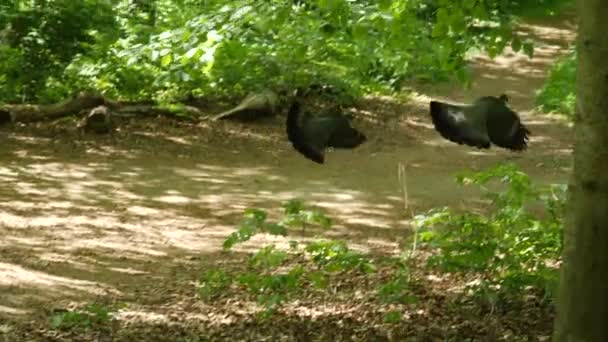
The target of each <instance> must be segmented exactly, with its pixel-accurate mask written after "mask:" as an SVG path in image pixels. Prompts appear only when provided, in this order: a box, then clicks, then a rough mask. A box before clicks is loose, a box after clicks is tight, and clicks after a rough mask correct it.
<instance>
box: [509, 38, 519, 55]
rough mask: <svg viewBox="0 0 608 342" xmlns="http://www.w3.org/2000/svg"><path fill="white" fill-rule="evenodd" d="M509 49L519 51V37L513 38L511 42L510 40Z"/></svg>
mask: <svg viewBox="0 0 608 342" xmlns="http://www.w3.org/2000/svg"><path fill="white" fill-rule="evenodd" d="M511 48H512V49H513V51H515V52H519V50H521V40H520V39H519V37H517V36H515V37H513V40H511Z"/></svg>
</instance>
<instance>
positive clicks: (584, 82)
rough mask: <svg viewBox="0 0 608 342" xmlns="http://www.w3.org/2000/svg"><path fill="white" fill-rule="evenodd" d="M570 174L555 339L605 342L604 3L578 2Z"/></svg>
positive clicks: (607, 141)
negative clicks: (574, 108) (575, 89)
mask: <svg viewBox="0 0 608 342" xmlns="http://www.w3.org/2000/svg"><path fill="white" fill-rule="evenodd" d="M578 16H579V28H578V30H579V32H578V74H577V113H576V117H575V132H576V138H575V147H574V170H573V174H572V177H571V180H570V188H569V195H570V196H569V207H568V214H567V215H568V217H567V219H566V226H565V234H564V235H565V236H564V244H565V245H564V264H563V266H562V275H561V283H560V291H559V298H558V307H557V318H556V321H555V330H554V335H553V340H554V341H556V342H566V341H568V342H579V341H581V342H603V341H608V1H606V0H578Z"/></svg>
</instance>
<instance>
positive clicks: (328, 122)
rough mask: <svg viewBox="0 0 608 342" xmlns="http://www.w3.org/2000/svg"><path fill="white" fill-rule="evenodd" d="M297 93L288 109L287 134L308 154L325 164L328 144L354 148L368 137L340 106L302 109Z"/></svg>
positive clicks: (298, 148)
mask: <svg viewBox="0 0 608 342" xmlns="http://www.w3.org/2000/svg"><path fill="white" fill-rule="evenodd" d="M297 94H298V92H296V96H295V97H294V99H293V100H292V103H291V105H290V107H289V110H288V113H287V122H286V130H287V138H288V139H289V141H290V142H291V144H292V145H293V147H294V148H295V149H296V150H297V151H298V152H300V153H301V154H302V155H303V156H305V157H306V158H308V159H310V160H312V161H314V162H316V163H319V164H323V163H324V162H325V149H326V148H327V147H334V148H344V149H352V148H355V147H357V146H359V145H361V144H362V143H363V142H365V141H366V140H367V138H366V136H365V134H363V133H361V132H360V131H358V130H356V129H354V128H353V127H352V126H351V125H350V122H349V121H348V119H347V118H346V117H345V116H344V115H343V114H342V113H341V111H340V110H339V109H338V108H335V109H333V110H330V111H326V112H324V113H321V114H319V115H313V114H311V113H302V105H301V103H300V101H299V99H298V96H297Z"/></svg>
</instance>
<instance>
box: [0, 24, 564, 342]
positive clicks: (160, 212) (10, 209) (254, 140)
mask: <svg viewBox="0 0 608 342" xmlns="http://www.w3.org/2000/svg"><path fill="white" fill-rule="evenodd" d="M555 21H557V22H558V24H557V25H556V24H555V23H541V22H539V23H530V24H528V25H526V26H524V31H526V32H529V33H530V34H533V35H535V36H536V37H538V39H539V40H540V43H541V45H540V46H539V47H538V48H537V52H536V57H535V58H534V59H533V60H532V61H529V60H528V59H527V57H524V56H520V55H515V54H507V55H505V56H502V57H500V58H497V59H496V60H495V61H490V60H488V59H486V58H482V57H479V58H476V62H475V75H476V76H475V82H474V84H473V88H472V89H471V90H469V91H462V90H459V89H458V88H455V87H443V88H439V87H435V88H433V89H425V90H423V93H424V94H426V95H427V96H432V97H434V98H443V99H449V100H456V101H469V100H471V99H473V98H474V97H476V96H479V95H482V94H483V95H486V94H493V95H496V94H499V93H502V92H506V93H507V94H509V95H510V96H511V98H512V100H511V101H512V104H513V107H514V108H516V109H517V110H518V111H520V113H522V114H523V117H524V120H525V121H526V122H527V124H528V125H529V126H530V128H531V130H532V131H533V134H534V135H533V137H532V141H531V146H530V150H529V151H528V152H526V153H524V154H521V155H514V154H512V153H508V152H505V151H500V150H491V151H486V152H480V151H475V150H471V149H468V148H465V147H462V146H458V145H455V144H451V143H449V142H446V141H444V140H442V139H441V138H440V137H439V136H438V135H437V134H436V133H435V132H434V131H433V130H432V129H431V126H430V120H429V118H428V114H427V105H426V102H424V101H428V97H421V102H420V103H417V104H408V105H403V104H400V103H398V102H395V101H393V100H390V99H374V100H365V101H363V103H362V106H361V111H362V113H363V114H364V115H362V116H360V117H363V119H361V120H358V122H357V123H356V124H357V126H358V127H362V128H363V129H364V130H365V132H366V134H368V136H369V137H370V142H369V143H367V144H366V145H365V146H363V147H362V148H360V149H357V150H355V151H352V152H351V151H339V152H334V153H330V154H329V156H328V158H327V164H326V165H324V166H319V165H316V164H314V163H311V162H309V161H308V160H305V159H304V158H302V157H301V156H300V155H298V154H296V153H295V152H294V151H293V150H292V148H291V146H290V145H289V144H288V142H287V141H286V140H285V138H284V131H283V126H282V122H280V121H276V122H274V123H272V124H270V125H265V126H263V127H262V126H256V127H245V126H242V127H240V126H239V125H238V124H234V123H226V124H224V123H220V124H214V125H213V126H205V125H203V126H199V127H192V126H187V125H177V126H176V124H171V123H169V122H166V124H163V123H162V122H161V124H160V125H159V124H158V122H157V121H155V122H150V125H149V126H147V125H148V124H147V123H146V122H143V123H142V122H138V123H133V124H132V127H131V128H130V129H129V130H124V132H121V133H119V134H117V135H116V136H115V137H113V138H102V139H97V138H96V139H95V140H93V139H92V138H85V139H84V140H82V139H80V138H77V137H76V136H74V135H73V133H70V132H68V131H65V130H63V129H62V128H61V126H48V125H43V126H41V127H38V128H37V127H18V128H14V129H10V130H4V131H0V137H1V140H2V145H1V146H0V182H1V184H2V186H0V234H1V235H2V239H1V240H0V293H1V296H0V298H1V299H0V323H1V322H2V320H3V319H11V320H14V319H20V318H22V319H25V320H30V319H31V318H32V317H43V316H44V315H45V314H47V313H48V309H49V308H50V307H55V306H57V307H61V306H64V305H66V304H67V303H69V302H71V301H82V300H84V299H88V300H91V299H94V298H105V300H108V298H121V300H126V301H129V298H131V300H132V301H137V302H139V303H142V304H145V303H163V301H166V300H167V298H170V297H171V296H176V295H179V292H180V291H182V292H183V291H186V290H184V289H174V288H169V289H166V288H165V289H163V288H162V286H159V284H161V283H164V282H166V281H167V279H176V277H177V278H180V277H183V278H184V279H185V281H191V280H192V279H196V274H184V267H186V266H184V265H186V264H188V265H191V264H193V263H199V264H205V263H207V262H211V261H213V260H217V259H218V258H222V257H223V255H222V254H221V253H220V252H219V247H220V246H221V243H222V240H223V238H224V237H225V236H226V235H227V234H229V233H230V232H231V231H232V230H233V229H234V227H235V225H236V224H237V223H238V222H239V220H240V215H241V213H242V210H243V209H245V208H247V207H261V208H266V209H269V210H270V213H271V215H276V214H278V208H279V205H280V203H281V202H283V201H284V200H287V199H290V198H293V197H300V198H302V199H304V200H305V201H307V202H308V203H314V204H317V205H319V206H322V207H324V208H326V209H327V210H328V211H329V213H330V215H331V216H332V217H333V218H335V219H336V225H335V227H334V229H332V230H331V231H330V232H329V233H327V236H332V237H340V238H344V239H347V240H348V241H350V242H352V243H353V244H354V245H355V246H359V247H361V248H366V249H371V250H376V251H382V252H391V251H396V250H397V247H398V243H399V241H400V240H401V237H403V236H404V235H405V234H406V233H407V230H408V218H409V214H406V213H404V212H403V210H402V207H403V203H402V200H401V194H400V188H399V183H398V178H397V168H398V164H399V163H400V162H401V163H404V164H406V165H407V169H408V187H409V196H410V206H411V208H412V209H413V211H414V212H419V211H422V210H426V209H429V208H431V207H436V206H443V205H455V206H459V205H467V204H470V203H472V200H473V199H474V197H471V195H474V192H473V191H472V190H469V189H463V188H461V187H460V186H458V185H457V184H456V183H455V182H454V175H455V174H456V173H458V172H460V171H462V170H463V169H465V168H472V169H480V168H483V167H487V166H490V165H492V164H494V163H496V162H498V161H501V160H511V161H513V162H515V163H517V164H518V165H519V166H520V167H521V168H522V169H523V170H525V171H526V172H529V173H530V174H531V175H532V177H533V179H534V181H536V182H539V183H549V182H556V181H560V182H564V181H565V180H566V176H567V172H568V167H569V156H570V152H571V151H570V147H571V133H570V130H569V129H568V128H567V127H566V125H564V124H562V123H560V122H559V120H555V119H551V118H548V117H544V116H542V117H541V116H539V115H532V114H531V113H530V112H529V111H530V109H531V108H532V107H533V101H534V92H535V91H536V90H537V89H538V88H539V87H540V86H541V84H542V82H543V80H544V77H545V76H546V73H547V70H548V67H549V65H550V64H551V63H552V62H553V61H554V60H555V58H556V56H558V55H559V54H562V53H565V52H566V51H565V46H566V45H567V42H569V41H572V40H573V38H574V36H573V31H572V24H571V23H570V22H567V21H561V20H554V22H555ZM439 94H441V96H440V95H439ZM379 118H382V120H386V122H380V119H379ZM158 127H160V128H158ZM127 131H128V132H129V133H128V134H127V133H126V132H127ZM254 242H255V241H254ZM197 267H204V266H197ZM180 279H181V278H180ZM188 291H189V290H188ZM110 300H111V299H110ZM0 337H1V336H0Z"/></svg>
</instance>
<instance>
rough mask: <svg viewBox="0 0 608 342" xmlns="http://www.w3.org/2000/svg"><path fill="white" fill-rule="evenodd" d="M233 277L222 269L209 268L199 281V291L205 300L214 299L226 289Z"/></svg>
mask: <svg viewBox="0 0 608 342" xmlns="http://www.w3.org/2000/svg"><path fill="white" fill-rule="evenodd" d="M230 284H231V278H230V276H229V275H228V274H226V272H224V271H222V270H209V271H206V272H205V273H203V274H202V275H201V277H200V279H199V283H198V293H199V295H200V296H201V298H203V299H205V300H209V299H213V298H216V297H217V296H219V295H220V294H221V293H223V292H224V291H226V290H227V289H228V288H229V287H230Z"/></svg>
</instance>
